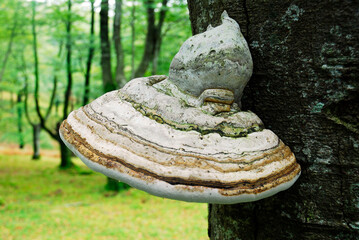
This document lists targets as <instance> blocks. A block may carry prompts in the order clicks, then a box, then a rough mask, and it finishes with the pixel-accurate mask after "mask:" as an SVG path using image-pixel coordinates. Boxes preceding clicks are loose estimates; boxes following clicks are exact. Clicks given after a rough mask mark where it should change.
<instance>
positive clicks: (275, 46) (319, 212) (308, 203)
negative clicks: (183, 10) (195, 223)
mask: <svg viewBox="0 0 359 240" xmlns="http://www.w3.org/2000/svg"><path fill="white" fill-rule="evenodd" d="M188 7H189V10H190V20H191V23H192V30H193V33H194V34H196V33H199V32H203V31H205V29H206V28H207V26H208V24H210V23H211V24H212V26H216V25H218V24H219V21H220V15H221V13H222V11H223V10H227V12H228V14H229V16H230V17H232V18H233V19H235V20H236V21H237V22H238V23H239V25H240V26H241V30H242V32H243V33H244V35H245V37H246V39H247V41H248V44H249V47H250V50H251V53H252V57H253V61H254V72H253V76H252V79H251V80H250V82H249V85H248V86H247V87H246V89H245V92H244V97H243V100H242V102H243V104H244V105H243V106H244V108H245V109H250V110H252V111H254V112H255V113H256V114H258V116H259V117H260V118H261V119H262V120H263V122H264V123H265V124H266V126H267V127H268V128H269V129H271V130H273V131H274V132H275V133H276V134H277V135H278V136H279V137H280V138H281V139H282V140H283V141H284V142H285V143H286V144H287V145H289V146H290V147H291V149H292V151H293V152H294V153H295V155H296V157H297V160H298V162H299V163H300V164H301V166H302V175H301V177H300V178H299V180H298V182H297V183H296V184H295V185H294V186H293V187H292V188H291V189H289V190H287V191H284V192H281V193H279V194H277V195H275V196H273V197H270V198H267V199H264V200H260V201H257V202H253V203H243V204H236V205H218V204H211V205H209V229H208V233H209V236H210V238H211V239H224V240H225V239H257V240H258V239H266V240H270V239H303V240H305V239H316V240H317V239H319V240H320V239H323V240H324V239H325V240H328V239H346V240H347V239H359V237H358V236H359V207H358V203H359V124H358V122H359V121H358V120H359V94H358V92H359V82H358V80H357V77H356V76H358V75H359V68H358V66H359V51H358V50H359V28H358V26H359V18H358V16H357V10H358V8H359V4H358V2H354V1H331V2H330V3H329V2H327V1H319V2H310V1H303V0H298V1H295V2H293V1H288V0H285V1H277V0H276V1H265V0H259V1H245V0H244V1H243V0H241V1H238V0H227V1H211V0H198V1H194V0H189V1H188Z"/></svg>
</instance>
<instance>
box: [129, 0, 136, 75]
mask: <svg viewBox="0 0 359 240" xmlns="http://www.w3.org/2000/svg"><path fill="white" fill-rule="evenodd" d="M135 21H136V5H135V1H134V0H132V8H131V23H130V24H131V78H130V79H134V78H135V35H136V29H135Z"/></svg>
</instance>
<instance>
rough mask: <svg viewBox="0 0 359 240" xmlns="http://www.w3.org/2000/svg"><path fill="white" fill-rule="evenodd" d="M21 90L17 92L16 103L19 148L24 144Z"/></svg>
mask: <svg viewBox="0 0 359 240" xmlns="http://www.w3.org/2000/svg"><path fill="white" fill-rule="evenodd" d="M23 91H24V89H21V90H19V91H18V93H17V104H16V110H17V111H16V112H17V129H18V135H19V148H20V149H23V148H24V146H25V142H24V131H23V121H22V113H23V109H24V106H23V102H22V97H23Z"/></svg>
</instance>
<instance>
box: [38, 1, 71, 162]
mask: <svg viewBox="0 0 359 240" xmlns="http://www.w3.org/2000/svg"><path fill="white" fill-rule="evenodd" d="M32 4H33V15H32V34H33V51H34V75H35V93H34V98H35V106H36V113H37V116H38V117H39V119H40V124H41V127H42V128H43V129H44V130H45V131H46V132H47V133H48V134H49V135H50V136H51V137H52V138H53V139H54V140H56V141H57V142H58V143H59V145H60V152H61V162H60V168H62V169H67V168H70V167H72V166H73V163H72V161H71V152H70V150H69V149H68V148H67V147H66V145H65V144H64V143H63V141H62V140H61V138H60V135H59V131H58V129H59V126H60V124H61V122H62V121H63V120H64V119H66V117H67V115H68V107H69V101H70V96H71V88H72V69H71V48H72V42H71V24H72V20H71V6H72V4H71V0H68V2H67V16H66V73H67V86H66V90H65V94H64V106H63V115H62V118H61V119H60V120H59V121H58V122H57V123H56V125H55V126H54V127H53V128H52V129H51V128H49V127H48V126H47V124H46V122H47V120H48V118H49V116H50V113H51V108H52V106H53V105H54V100H55V96H56V88H57V76H56V74H55V75H54V77H53V85H54V86H53V91H52V94H51V98H50V101H49V106H48V108H47V111H46V114H45V115H43V114H42V113H41V109H40V104H39V99H40V97H39V83H40V79H39V70H38V69H39V68H38V56H37V35H36V21H35V15H36V2H32ZM60 51H61V44H60ZM60 51H59V53H60Z"/></svg>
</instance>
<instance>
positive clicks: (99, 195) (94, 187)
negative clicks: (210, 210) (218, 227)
mask: <svg viewBox="0 0 359 240" xmlns="http://www.w3.org/2000/svg"><path fill="white" fill-rule="evenodd" d="M75 164H76V165H78V166H80V167H81V168H82V169H83V170H82V171H83V172H86V171H87V172H88V170H87V169H85V167H84V166H83V165H82V164H81V163H80V162H79V160H78V159H76V160H75ZM57 165H58V159H56V158H49V157H42V159H41V161H36V162H34V161H31V160H30V156H5V155H0V169H6V171H0V196H1V197H0V239H23V240H26V239H146V240H147V239H156V240H160V239H199V240H200V239H207V237H206V236H207V230H206V229H207V219H206V216H207V204H198V203H186V202H180V201H174V200H169V199H163V198H159V197H154V196H151V195H149V194H146V193H144V192H142V191H139V190H136V189H133V188H131V189H129V190H128V191H121V192H120V193H119V194H117V195H116V196H112V195H109V194H108V192H107V191H105V190H104V187H103V186H104V184H105V181H106V179H105V178H104V177H103V175H101V174H98V173H93V174H78V173H77V172H75V171H73V172H68V171H59V170H57V168H56V166H57Z"/></svg>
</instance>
